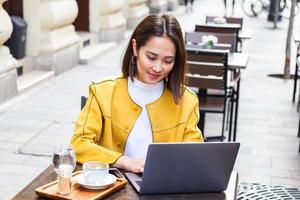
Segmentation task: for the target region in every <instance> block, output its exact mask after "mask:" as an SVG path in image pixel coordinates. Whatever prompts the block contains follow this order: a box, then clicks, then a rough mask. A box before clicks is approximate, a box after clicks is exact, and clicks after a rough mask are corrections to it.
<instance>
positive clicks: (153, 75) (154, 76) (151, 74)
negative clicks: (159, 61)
mask: <svg viewBox="0 0 300 200" xmlns="http://www.w3.org/2000/svg"><path fill="white" fill-rule="evenodd" d="M148 75H149V77H150V79H151V80H156V79H158V78H159V77H160V75H159V74H153V73H149V72H148Z"/></svg>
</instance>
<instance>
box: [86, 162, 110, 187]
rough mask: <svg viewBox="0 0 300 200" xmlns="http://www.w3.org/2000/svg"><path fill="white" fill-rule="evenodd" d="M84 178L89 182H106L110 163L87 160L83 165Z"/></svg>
mask: <svg viewBox="0 0 300 200" xmlns="http://www.w3.org/2000/svg"><path fill="white" fill-rule="evenodd" d="M82 170H83V175H84V179H85V181H86V182H87V183H88V184H101V183H103V182H105V180H106V177H107V175H108V171H109V165H108V164H107V163H103V162H97V161H92V162H85V163H83V166H82Z"/></svg>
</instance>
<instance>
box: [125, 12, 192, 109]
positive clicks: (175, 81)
mask: <svg viewBox="0 0 300 200" xmlns="http://www.w3.org/2000/svg"><path fill="white" fill-rule="evenodd" d="M153 36H157V37H163V36H167V37H169V38H170V40H172V41H173V43H174V44H175V46H176V55H175V62H174V67H173V69H172V70H171V71H170V73H169V74H168V76H167V78H166V79H165V83H166V86H167V88H169V89H170V90H171V91H172V94H173V98H174V101H175V103H178V102H179V100H180V98H181V97H182V95H183V85H184V82H185V71H186V52H185V47H184V41H183V36H182V30H181V27H180V25H179V23H178V21H177V19H176V18H175V17H174V16H172V15H167V14H153V15H148V16H147V17H146V18H144V19H143V20H142V21H141V22H140V23H139V24H138V25H137V27H136V28H135V30H134V31H133V33H132V36H131V38H130V40H129V43H128V46H127V48H126V51H125V54H124V57H123V61H122V73H123V76H124V77H126V78H127V77H130V78H133V77H134V76H135V75H136V70H137V68H136V65H135V63H136V60H135V57H134V53H133V48H132V39H135V40H136V48H137V50H139V49H140V48H141V47H142V46H144V45H145V44H146V43H147V41H148V40H149V39H150V38H151V37H153Z"/></svg>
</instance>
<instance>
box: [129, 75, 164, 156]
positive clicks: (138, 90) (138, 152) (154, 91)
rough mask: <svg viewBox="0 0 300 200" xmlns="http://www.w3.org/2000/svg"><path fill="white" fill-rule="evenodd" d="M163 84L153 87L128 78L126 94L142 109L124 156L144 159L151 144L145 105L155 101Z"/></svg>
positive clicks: (161, 82)
mask: <svg viewBox="0 0 300 200" xmlns="http://www.w3.org/2000/svg"><path fill="white" fill-rule="evenodd" d="M163 90H164V82H163V81H160V82H158V83H156V84H154V85H150V84H146V83H143V82H141V81H139V80H137V79H136V78H134V82H132V81H131V78H130V77H129V78H128V92H129V96H130V97H131V99H132V100H133V101H134V102H135V103H136V104H137V105H139V106H140V107H141V108H142V112H141V113H140V115H139V117H138V118H137V120H136V122H135V124H134V126H133V128H132V130H131V132H130V134H129V136H128V139H127V141H126V146H125V151H124V155H125V156H130V157H132V158H146V154H147V150H148V145H149V144H151V143H152V142H153V137H152V129H151V123H150V119H149V115H148V112H147V109H146V105H147V104H149V103H152V102H154V101H156V100H157V99H158V98H159V97H160V96H161V95H162V93H163Z"/></svg>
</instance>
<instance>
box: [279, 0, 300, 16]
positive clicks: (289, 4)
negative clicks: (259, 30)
mask: <svg viewBox="0 0 300 200" xmlns="http://www.w3.org/2000/svg"><path fill="white" fill-rule="evenodd" d="M291 7H292V0H285V6H284V8H283V9H282V11H281V14H282V17H283V18H285V19H289V18H290V14H291ZM299 7H300V2H299V1H297V2H296V6H295V15H297V14H298V13H299ZM295 15H294V16H295Z"/></svg>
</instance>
